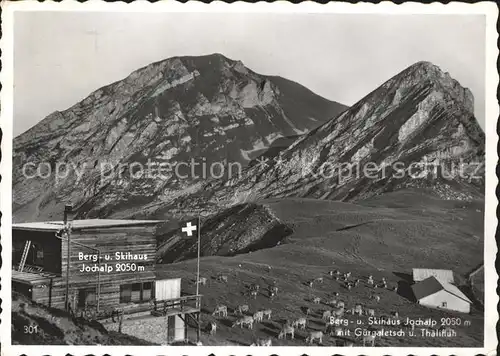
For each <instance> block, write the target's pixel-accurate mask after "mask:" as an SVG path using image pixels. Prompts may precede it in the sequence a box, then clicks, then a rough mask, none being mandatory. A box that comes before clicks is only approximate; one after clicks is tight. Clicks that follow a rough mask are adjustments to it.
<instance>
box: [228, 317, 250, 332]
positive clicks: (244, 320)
mask: <svg viewBox="0 0 500 356" xmlns="http://www.w3.org/2000/svg"><path fill="white" fill-rule="evenodd" d="M253 321H254V320H253V318H252V317H251V316H244V317H243V318H240V319H238V320H236V321H235V322H234V323H233V325H232V326H231V327H232V328H234V327H235V326H238V325H239V326H240V328H242V329H243V326H245V325H247V327H248V328H249V329H253Z"/></svg>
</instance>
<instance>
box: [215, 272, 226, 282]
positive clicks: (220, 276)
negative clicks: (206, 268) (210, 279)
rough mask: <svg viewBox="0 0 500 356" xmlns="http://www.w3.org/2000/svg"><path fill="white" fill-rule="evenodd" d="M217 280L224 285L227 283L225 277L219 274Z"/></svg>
mask: <svg viewBox="0 0 500 356" xmlns="http://www.w3.org/2000/svg"><path fill="white" fill-rule="evenodd" d="M217 280H218V281H221V282H224V283H227V276H225V275H223V274H219V275H218V276H217Z"/></svg>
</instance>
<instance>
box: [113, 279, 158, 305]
mask: <svg viewBox="0 0 500 356" xmlns="http://www.w3.org/2000/svg"><path fill="white" fill-rule="evenodd" d="M152 288H153V284H152V283H151V282H144V283H133V284H124V285H122V286H120V303H129V302H147V301H149V300H150V299H151V294H152V293H151V290H152Z"/></svg>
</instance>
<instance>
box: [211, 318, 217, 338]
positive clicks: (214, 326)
mask: <svg viewBox="0 0 500 356" xmlns="http://www.w3.org/2000/svg"><path fill="white" fill-rule="evenodd" d="M216 332H217V324H216V323H215V321H212V322H211V323H210V335H215V333H216Z"/></svg>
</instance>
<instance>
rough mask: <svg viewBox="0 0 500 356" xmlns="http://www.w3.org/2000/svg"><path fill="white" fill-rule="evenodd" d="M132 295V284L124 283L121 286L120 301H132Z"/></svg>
mask: <svg viewBox="0 0 500 356" xmlns="http://www.w3.org/2000/svg"><path fill="white" fill-rule="evenodd" d="M131 297H132V285H131V284H124V285H121V286H120V303H128V302H130V300H131Z"/></svg>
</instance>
